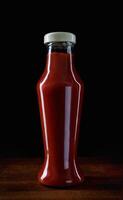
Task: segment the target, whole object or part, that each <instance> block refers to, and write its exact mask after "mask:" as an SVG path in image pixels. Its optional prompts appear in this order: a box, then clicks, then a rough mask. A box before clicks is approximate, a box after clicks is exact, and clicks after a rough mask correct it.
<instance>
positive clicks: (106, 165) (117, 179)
mask: <svg viewBox="0 0 123 200" xmlns="http://www.w3.org/2000/svg"><path fill="white" fill-rule="evenodd" d="M40 165H41V161H40V159H39V158H22V159H14V158H13V159H10V158H9V159H1V160H0V200H41V199H42V200H69V199H71V200H74V199H75V200H80V199H81V200H97V199H99V200H103V199H104V200H123V163H122V162H116V160H111V159H105V158H100V159H98V158H82V159H80V165H81V168H82V170H83V171H84V174H85V181H84V183H83V184H82V185H81V186H78V187H71V188H67V189H66V188H62V189H57V188H50V187H45V186H42V185H40V184H39V183H38V181H37V174H38V171H39V169H40Z"/></svg>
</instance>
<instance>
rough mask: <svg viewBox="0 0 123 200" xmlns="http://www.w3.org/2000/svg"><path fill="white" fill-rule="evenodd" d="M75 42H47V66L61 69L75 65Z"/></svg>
mask: <svg viewBox="0 0 123 200" xmlns="http://www.w3.org/2000/svg"><path fill="white" fill-rule="evenodd" d="M73 51H74V44H73V43H71V42H53V43H48V44H47V64H46V66H47V68H48V69H51V68H52V69H54V70H56V71H57V70H59V72H60V71H61V73H62V70H63V71H64V69H69V68H71V67H72V66H73V64H74V63H73Z"/></svg>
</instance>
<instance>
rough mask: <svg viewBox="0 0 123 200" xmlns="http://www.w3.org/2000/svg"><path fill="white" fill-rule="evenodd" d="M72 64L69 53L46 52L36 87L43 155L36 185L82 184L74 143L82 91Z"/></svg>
mask: <svg viewBox="0 0 123 200" xmlns="http://www.w3.org/2000/svg"><path fill="white" fill-rule="evenodd" d="M72 60H73V56H72V54H70V53H63V52H50V53H49V54H48V55H47V64H46V67H45V71H44V74H43V75H42V77H41V79H40V80H39V81H38V84H37V92H38V101H39V107H40V117H41V125H42V132H43V142H44V152H45V158H44V163H43V165H42V167H41V170H40V173H39V181H40V182H41V183H42V184H44V185H49V186H67V185H76V184H79V183H81V182H82V181H83V175H82V173H81V172H80V169H79V165H78V162H77V141H78V134H79V124H80V114H81V107H82V101H83V92H84V87H83V82H82V81H81V80H80V78H79V77H78V75H77V73H76V71H75V68H74V66H73V62H72Z"/></svg>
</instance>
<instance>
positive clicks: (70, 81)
mask: <svg viewBox="0 0 123 200" xmlns="http://www.w3.org/2000/svg"><path fill="white" fill-rule="evenodd" d="M41 86H42V87H43V88H44V87H47V86H81V87H84V83H83V80H81V78H80V76H79V74H78V73H77V72H76V70H75V69H74V70H72V71H71V72H70V73H63V74H58V76H56V75H55V74H51V73H48V72H46V71H44V73H43V74H42V76H41V77H40V78H39V80H38V82H37V87H41Z"/></svg>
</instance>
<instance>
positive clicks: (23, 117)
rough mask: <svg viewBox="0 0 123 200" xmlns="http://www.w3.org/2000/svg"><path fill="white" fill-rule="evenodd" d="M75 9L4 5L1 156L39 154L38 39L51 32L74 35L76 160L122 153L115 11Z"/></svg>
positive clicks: (41, 55)
mask: <svg viewBox="0 0 123 200" xmlns="http://www.w3.org/2000/svg"><path fill="white" fill-rule="evenodd" d="M48 5H49V4H48ZM74 5H75V4H73V5H72V7H71V6H70V7H69V6H60V8H59V7H58V6H57V8H55V7H54V8H53V7H51V8H50V5H49V7H48V6H46V5H42V6H39V7H38V6H37V7H36V8H35V7H33V5H31V6H30V5H27V6H26V5H14V6H16V7H15V8H13V9H12V10H10V9H9V5H8V6H7V8H6V7H5V12H4V14H3V16H2V20H3V21H2V24H1V33H2V37H1V44H2V53H3V54H2V59H1V81H2V83H1V86H2V89H1V100H2V103H1V119H2V120H1V131H0V156H39V155H40V156H43V143H42V134H41V127H40V119H39V110H38V102H37V94H36V89H35V87H36V83H37V81H38V79H39V77H40V76H41V74H42V72H43V69H44V66H45V55H46V51H45V47H44V45H43V36H44V34H46V33H47V32H52V31H68V32H73V33H75V34H76V37H77V45H76V69H77V71H78V73H79V74H80V76H81V78H82V79H83V81H84V84H85V95H84V105H83V117H82V120H81V129H80V137H79V147H78V154H79V156H93V155H96V156H98V155H99V156H102V155H110V156H116V157H119V156H121V155H122V153H121V152H122V139H121V135H122V129H121V128H122V115H121V114H122V111H121V110H122V108H121V107H122V106H121V105H122V87H121V86H122V83H121V82H122V73H121V67H122V64H121V63H120V59H121V51H120V47H121V28H122V26H121V24H120V13H118V12H117V10H116V8H114V7H115V6H114V7H113V9H112V7H111V5H110V6H109V7H108V6H107V5H104V6H103V7H102V5H101V6H100V5H96V6H97V7H95V5H87V6H86V7H85V6H83V5H82V6H80V10H78V8H79V5H78V7H76V6H74ZM48 8H49V9H48ZM120 112H121V114H120Z"/></svg>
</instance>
